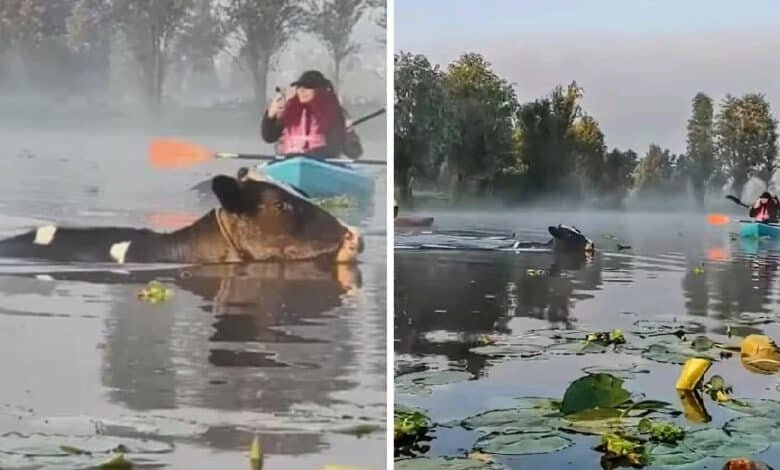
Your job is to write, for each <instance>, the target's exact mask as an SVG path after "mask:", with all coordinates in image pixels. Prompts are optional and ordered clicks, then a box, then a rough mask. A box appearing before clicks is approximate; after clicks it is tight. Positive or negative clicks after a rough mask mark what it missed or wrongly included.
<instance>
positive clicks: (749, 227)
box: [739, 220, 780, 238]
mask: <svg viewBox="0 0 780 470" xmlns="http://www.w3.org/2000/svg"><path fill="white" fill-rule="evenodd" d="M739 235H740V236H741V237H743V238H761V237H772V238H780V224H777V223H765V222H755V221H752V220H740V221H739Z"/></svg>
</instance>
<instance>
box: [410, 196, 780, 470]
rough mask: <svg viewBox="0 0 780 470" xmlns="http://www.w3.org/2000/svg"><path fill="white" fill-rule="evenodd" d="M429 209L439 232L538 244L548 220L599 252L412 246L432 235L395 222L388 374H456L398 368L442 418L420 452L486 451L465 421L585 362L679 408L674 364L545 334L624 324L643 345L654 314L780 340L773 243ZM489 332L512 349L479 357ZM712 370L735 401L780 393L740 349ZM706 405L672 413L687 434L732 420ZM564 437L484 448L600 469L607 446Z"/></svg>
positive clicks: (640, 218) (555, 381)
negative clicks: (702, 414) (701, 413)
mask: <svg viewBox="0 0 780 470" xmlns="http://www.w3.org/2000/svg"><path fill="white" fill-rule="evenodd" d="M425 215H435V216H436V227H437V228H438V229H458V230H466V229H469V230H474V231H488V232H491V233H492V232H495V231H508V232H515V233H516V237H517V238H518V239H520V240H533V241H540V242H544V241H547V240H548V239H549V235H548V234H547V230H546V227H547V226H548V225H557V224H567V225H575V226H577V227H578V228H579V229H580V230H582V231H583V233H585V234H586V235H588V236H589V237H590V238H591V239H592V240H594V241H595V242H596V246H597V250H598V251H597V252H596V254H595V255H594V256H593V258H592V259H571V258H569V257H563V256H557V257H556V256H554V255H553V254H552V253H546V252H511V251H504V252H500V251H473V250H468V251H464V250H414V249H409V246H414V245H415V243H416V242H417V241H419V240H428V239H430V235H420V234H414V233H411V232H404V231H403V230H401V229H399V230H397V231H396V246H397V249H396V251H395V360H396V363H395V369H396V374H397V375H398V374H404V373H410V372H412V373H413V372H420V371H421V370H425V369H427V370H428V371H458V372H461V373H460V374H453V375H451V376H446V377H445V376H444V375H439V376H437V377H436V378H433V379H430V382H431V383H436V385H429V386H425V387H423V388H420V387H416V386H411V387H410V386H409V385H410V384H409V383H407V382H405V381H404V380H403V379H399V378H398V376H397V377H396V390H397V392H396V403H397V404H399V403H400V404H402V405H405V406H409V407H413V408H418V409H420V410H423V411H425V412H426V413H427V414H428V416H430V418H431V419H432V421H433V422H434V423H436V426H435V427H434V429H433V431H432V433H431V436H432V437H433V439H432V440H431V441H430V442H428V443H427V444H428V445H429V446H430V449H429V450H428V451H427V452H425V453H424V455H425V456H428V457H465V456H466V455H467V454H468V453H470V452H472V450H473V449H475V448H476V449H479V448H484V445H483V446H480V445H479V443H478V440H479V439H480V438H481V437H482V434H481V433H480V432H479V431H476V430H469V429H466V428H467V427H468V426H464V425H463V420H464V419H466V418H468V417H471V416H474V415H478V414H480V413H485V412H487V411H490V410H497V409H506V408H512V407H516V406H518V405H517V403H518V401H517V399H518V398H520V397H548V398H553V399H556V400H560V399H561V398H562V397H563V394H564V391H565V390H566V388H567V387H568V385H569V384H570V383H571V382H572V381H574V380H575V379H578V378H580V377H582V376H584V375H585V374H586V373H587V372H588V371H596V370H605V369H607V370H612V371H615V370H617V371H619V372H620V373H621V375H625V383H624V387H625V388H626V389H627V390H629V391H630V392H632V393H634V394H637V395H639V394H642V395H643V396H644V397H645V398H648V399H654V400H663V401H666V402H669V403H670V404H671V407H672V408H673V409H674V410H678V411H681V410H682V408H681V406H682V405H681V401H680V398H679V397H678V395H677V392H676V391H675V387H674V385H675V381H676V380H677V376H678V375H679V373H680V368H681V366H680V365H679V364H674V363H660V362H658V361H656V360H652V358H651V359H648V357H646V356H645V355H643V354H639V351H634V353H633V354H632V353H630V352H615V351H612V350H608V351H607V352H604V353H601V354H570V352H571V349H570V348H565V349H564V348H560V347H559V346H550V344H549V343H550V338H551V333H550V329H555V330H560V331H563V332H564V333H565V332H566V331H568V330H577V331H580V332H593V331H608V330H611V329H614V328H619V329H621V330H622V331H623V332H625V333H626V334H627V335H628V337H627V339H628V342H629V345H628V346H630V345H631V342H632V341H634V340H636V341H640V339H639V338H638V337H637V336H636V333H637V331H638V330H640V329H641V327H643V326H644V327H647V326H648V325H649V324H650V323H648V321H653V322H656V321H657V322H660V323H662V324H664V325H683V326H684V327H685V328H687V327H691V334H689V335H687V337H686V338H687V339H686V341H689V340H690V339H691V338H693V337H694V336H696V335H706V336H708V337H710V338H711V339H713V340H715V341H719V342H723V343H728V344H734V345H739V341H740V339H741V337H743V336H745V335H747V334H749V333H763V334H767V335H770V336H772V337H773V338H778V337H780V323H778V321H777V320H780V317H778V316H777V312H778V311H780V309H779V308H778V300H779V299H780V297H779V294H780V290H779V288H778V287H779V281H778V267H780V245H777V244H774V245H773V244H772V243H771V242H769V241H763V240H762V241H760V242H755V241H754V242H748V241H745V240H737V239H735V237H734V236H732V235H730V232H735V231H737V228H736V227H735V226H733V225H727V226H721V227H711V226H708V225H706V222H705V216H704V215H702V214H692V213H633V214H627V213H618V212H589V213H586V212H578V213H568V212H557V211H552V212H546V213H542V212H529V211H509V212H500V213H488V212H481V213H477V212H473V213H446V212H442V213H429V214H425ZM734 215H735V216H736V218H739V217H740V216H741V214H734ZM491 233H488V234H487V235H490V234H491ZM426 237H427V238H426ZM475 244H478V241H475V240H474V239H473V238H469V239H464V246H472V247H473V245H475ZM486 244H487V245H490V243H486ZM618 245H622V246H624V247H625V246H630V249H619V248H618ZM400 246H403V248H404V249H398V247H400ZM728 327H731V331H732V337H731V338H729V337H728V336H727V334H726V333H727V328H728ZM576 334H581V333H576ZM575 336H576V335H575ZM576 337H577V338H578V339H580V340H581V339H584V335H581V336H576ZM666 339H667V340H668V337H667V338H666ZM672 339H674V340H677V339H676V338H672ZM495 341H497V343H496V344H497V345H501V344H509V345H510V347H509V349H510V350H511V349H512V348H515V349H514V350H513V351H514V352H513V353H512V354H505V355H500V354H493V355H491V354H485V353H477V352H476V351H480V350H479V349H475V348H478V347H480V346H483V345H485V344H489V343H490V342H495ZM545 341H547V342H546V343H545ZM643 341H646V342H652V341H654V340H653V339H644V340H643ZM659 341H660V339H659ZM553 342H554V341H553ZM513 344H514V345H513ZM540 344H541V345H542V346H540ZM567 346H568V344H567ZM643 347H644V346H643ZM547 348H549V349H547ZM584 369H585V370H584ZM627 369H630V370H628V371H626V370H627ZM462 372H466V374H462ZM712 374H719V375H721V376H723V377H724V378H725V379H726V381H727V383H729V384H730V385H733V396H734V397H739V398H751V399H753V398H769V399H773V400H777V399H780V392H779V391H778V389H777V387H778V383H780V381H778V378H777V376H776V375H761V374H756V373H753V372H751V371H749V370H748V369H746V368H745V367H743V366H742V364H741V362H740V360H739V358H738V357H737V358H735V357H732V358H730V359H723V360H720V361H718V362H715V363H714V365H713V367H712V369H710V372H708V374H707V375H708V376H710V375H712ZM426 380H428V379H426ZM703 405H704V407H705V409H706V411H707V413H709V415H711V418H712V421H710V422H709V423H707V424H706V425H704V424H701V423H694V422H690V421H688V420H686V419H685V418H683V417H678V418H674V419H672V421H674V422H676V423H677V424H681V425H684V426H688V430H689V431H693V430H696V429H701V428H702V427H704V426H708V427H713V428H717V427H720V426H722V425H723V424H724V422H725V421H727V420H729V419H731V418H734V417H736V416H739V414H738V413H735V412H734V411H732V410H730V409H726V408H725V407H722V406H718V405H717V403H715V402H713V401H712V400H710V399H709V397H705V400H704V403H703ZM563 437H564V438H565V439H567V440H570V441H571V442H572V443H573V445H571V446H569V447H566V448H565V449H563V450H560V451H558V452H552V453H546V454H537V453H535V454H532V455H491V457H492V458H493V459H494V460H495V461H496V463H498V464H503V465H505V466H506V468H518V469H520V468H577V469H591V468H593V469H597V468H602V465H601V463H600V457H601V454H599V453H598V452H596V451H595V450H593V449H592V448H593V447H595V446H596V445H597V444H598V437H597V436H586V435H581V434H564V435H563ZM483 442H484V441H483ZM761 450H763V449H761ZM396 457H399V456H396ZM757 458H759V459H761V460H763V461H765V462H767V463H769V464H775V465H777V464H778V463H780V451H778V449H777V447H776V446H771V447H769V448H768V450H766V451H763V452H761V453H760V454H759V455H757ZM724 461H725V459H724V458H718V459H710V460H703V461H698V462H696V463H695V464H693V465H692V466H690V467H685V468H720V467H721V466H722V465H723V462H724ZM408 468H413V467H408ZM458 468H460V467H458ZM463 468H477V467H471V466H464V467H463ZM677 468H683V467H677Z"/></svg>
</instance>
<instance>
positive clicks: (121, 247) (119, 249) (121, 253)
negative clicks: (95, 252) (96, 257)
mask: <svg viewBox="0 0 780 470" xmlns="http://www.w3.org/2000/svg"><path fill="white" fill-rule="evenodd" d="M128 248H130V242H120V243H114V244H113V245H111V248H109V250H108V254H110V255H111V257H112V258H113V259H114V261H116V262H117V263H119V264H124V262H125V256H126V255H127V250H128Z"/></svg>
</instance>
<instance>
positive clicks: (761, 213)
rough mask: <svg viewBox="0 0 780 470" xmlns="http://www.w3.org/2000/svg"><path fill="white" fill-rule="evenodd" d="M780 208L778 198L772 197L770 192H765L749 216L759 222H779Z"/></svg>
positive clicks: (751, 209)
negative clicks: (778, 213) (779, 211)
mask: <svg viewBox="0 0 780 470" xmlns="http://www.w3.org/2000/svg"><path fill="white" fill-rule="evenodd" d="M779 208H780V200H778V199H777V196H772V195H771V194H769V193H768V192H764V193H762V194H761V196H760V197H759V198H758V200H757V201H756V202H755V203H753V207H751V208H750V212H749V213H748V215H749V216H750V217H752V218H754V219H756V221H758V222H768V221H774V220H777V212H778V209H779Z"/></svg>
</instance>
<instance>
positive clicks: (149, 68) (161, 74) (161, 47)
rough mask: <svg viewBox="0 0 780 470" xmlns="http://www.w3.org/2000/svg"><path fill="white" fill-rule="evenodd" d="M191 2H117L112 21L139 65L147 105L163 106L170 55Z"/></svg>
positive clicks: (160, 0)
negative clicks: (122, 34)
mask: <svg viewBox="0 0 780 470" xmlns="http://www.w3.org/2000/svg"><path fill="white" fill-rule="evenodd" d="M191 8H192V0H115V1H114V2H113V4H112V18H113V20H114V22H115V24H116V25H117V26H118V27H119V28H120V30H121V31H122V33H124V37H125V39H126V40H127V42H128V45H129V47H130V50H131V51H132V54H133V57H134V59H135V61H136V63H137V64H138V67H139V71H140V74H141V77H140V78H141V80H142V83H143V85H144V92H145V95H146V98H147V102H148V103H149V104H150V105H151V106H152V108H153V109H154V110H160V107H161V105H162V96H163V86H164V84H165V76H166V71H167V65H168V62H169V60H170V58H171V57H170V54H171V52H172V51H173V48H174V45H175V41H176V40H177V39H178V36H179V35H180V33H181V32H182V30H183V29H184V24H185V23H184V21H185V19H186V18H187V17H188V15H189V14H190V13H191Z"/></svg>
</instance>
